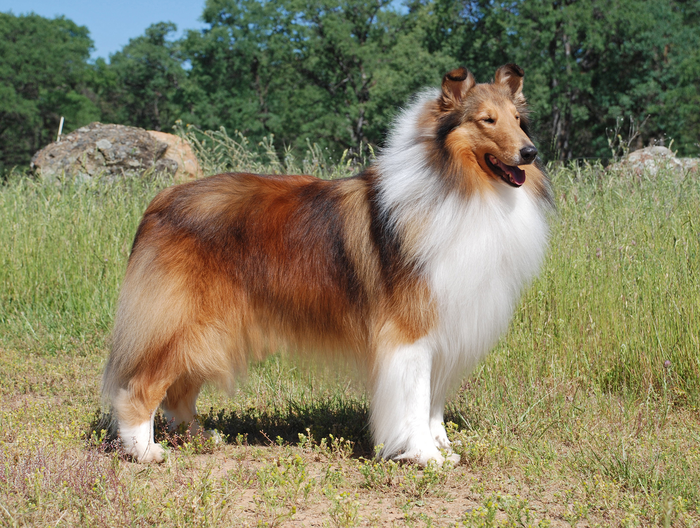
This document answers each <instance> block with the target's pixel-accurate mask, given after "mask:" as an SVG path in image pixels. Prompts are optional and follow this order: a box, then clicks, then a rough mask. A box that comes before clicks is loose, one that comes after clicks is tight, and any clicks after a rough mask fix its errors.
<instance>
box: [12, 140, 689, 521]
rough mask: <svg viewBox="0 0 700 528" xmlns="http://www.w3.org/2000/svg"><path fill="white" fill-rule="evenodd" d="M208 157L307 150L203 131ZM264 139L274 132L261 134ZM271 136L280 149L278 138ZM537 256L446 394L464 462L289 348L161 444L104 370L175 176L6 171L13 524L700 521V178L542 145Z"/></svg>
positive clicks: (274, 167)
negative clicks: (577, 161)
mask: <svg viewBox="0 0 700 528" xmlns="http://www.w3.org/2000/svg"><path fill="white" fill-rule="evenodd" d="M199 137H200V140H201V141H203V142H201V141H200V143H199V144H198V151H199V154H200V155H201V157H202V161H203V165H204V168H205V170H206V171H207V172H208V173H213V172H216V171H218V170H223V169H234V170H236V169H249V170H255V171H277V172H282V171H291V172H299V171H303V172H312V173H315V174H317V175H319V176H322V177H336V176H339V175H343V174H346V173H349V172H351V171H352V170H353V167H352V166H351V164H349V163H346V162H345V160H340V161H339V162H337V163H335V164H332V165H329V164H326V162H325V161H324V159H323V155H322V153H320V152H318V151H317V150H315V149H314V148H311V149H310V150H309V153H308V155H307V157H306V158H305V159H303V160H295V159H293V158H292V157H291V156H287V157H285V158H284V159H282V160H279V159H277V158H276V157H275V156H274V155H273V154H270V155H269V156H267V157H265V156H261V157H258V156H256V155H254V154H252V153H251V150H250V149H249V148H248V146H247V145H246V143H245V141H244V140H242V139H240V138H239V139H238V140H236V141H234V140H232V139H230V138H228V137H227V136H225V135H224V134H218V135H217V134H209V135H208V136H206V137H205V139H201V138H203V137H204V136H202V135H200V136H199ZM268 147H270V145H268ZM270 152H271V151H270ZM550 175H551V177H552V180H553V185H554V189H555V196H556V204H557V211H556V213H555V214H553V215H552V217H551V224H552V237H551V248H550V251H549V254H548V257H547V260H546V263H545V265H544V268H543V270H542V273H541V274H540V277H539V278H538V279H537V280H536V281H535V282H534V283H533V284H532V285H531V287H530V288H529V290H528V291H527V293H526V294H525V295H524V297H523V299H522V302H521V304H520V306H519V308H518V310H517V311H516V315H515V317H514V319H513V321H512V324H511V327H510V330H509V332H508V334H507V335H506V336H505V337H504V338H503V339H502V340H501V342H500V343H499V345H498V346H497V348H496V349H495V350H494V351H493V352H492V353H491V355H490V356H489V357H488V359H487V360H486V361H484V362H483V363H482V364H481V365H480V366H479V367H478V368H477V369H476V371H475V372H473V373H471V375H469V376H468V377H466V378H465V379H464V381H463V383H462V385H461V386H460V387H457V388H456V391H455V393H454V395H453V397H452V399H451V400H450V402H449V405H448V416H447V419H448V420H449V422H450V423H449V424H448V429H449V430H450V436H451V438H452V440H453V441H456V446H457V450H458V452H459V453H460V454H461V455H462V462H461V463H460V465H458V466H457V467H451V466H449V465H446V466H444V467H436V466H429V467H428V468H426V469H419V468H416V467H415V466H412V465H399V464H396V463H394V462H386V461H377V460H375V459H373V452H372V447H371V444H370V442H369V438H368V432H367V429H366V414H367V408H368V402H367V398H366V396H365V394H364V391H363V387H362V382H361V381H359V380H358V379H357V378H356V376H355V375H354V372H353V369H352V368H351V366H349V365H331V366H328V367H326V368H312V367H311V366H309V365H300V364H298V363H296V362H295V361H294V360H293V359H290V358H289V357H287V356H286V355H285V354H281V353H280V354H276V355H274V356H272V357H270V358H269V359H267V360H266V361H265V362H263V363H260V364H256V365H252V366H251V368H250V370H249V372H248V373H247V374H246V375H245V376H243V377H242V378H241V381H240V384H239V385H238V387H237V388H236V390H235V391H234V393H232V394H222V393H220V392H218V391H216V390H215V389H213V388H206V389H205V391H204V393H203V395H202V397H201V398H200V402H199V408H200V411H201V412H202V417H203V419H204V421H205V422H206V423H207V425H208V426H210V427H215V428H217V429H218V430H219V431H220V432H221V434H222V435H223V438H224V440H225V441H224V442H223V443H220V444H214V443H212V442H207V441H204V440H203V439H201V438H191V437H188V436H187V435H186V434H184V433H181V434H176V435H167V434H166V433H164V432H163V430H162V429H163V424H162V422H161V423H160V428H161V430H160V431H159V435H158V437H157V438H159V439H160V440H161V441H162V442H165V443H167V444H168V445H170V446H171V447H172V449H171V451H170V454H169V456H168V458H167V460H166V462H164V463H163V464H161V465H157V466H142V465H137V464H133V463H131V462H130V461H128V460H126V459H124V458H123V457H122V456H120V454H119V452H118V450H114V449H112V448H111V447H110V443H109V438H108V437H105V435H104V434H103V432H102V431H101V428H102V422H101V421H100V420H101V413H102V412H103V410H104V409H102V407H101V404H100V399H99V378H100V374H101V369H102V366H103V364H104V362H105V359H106V357H107V353H108V347H109V333H110V327H111V324H112V319H113V315H114V312H115V302H116V298H117V294H118V290H119V284H120V281H121V279H122V276H123V273H124V270H125V266H126V261H127V257H128V253H129V248H130V244H131V241H132V237H133V234H134V232H135V228H136V226H137V223H138V221H139V217H140V215H141V213H142V212H143V210H144V209H145V207H146V205H147V204H148V202H149V201H150V199H151V198H152V197H153V196H154V195H155V194H156V193H157V192H158V190H159V189H161V188H163V187H164V186H166V185H168V184H169V183H171V182H169V181H167V180H164V179H159V178H147V179H145V180H136V179H126V180H123V181H118V182H114V183H107V182H100V181H90V182H84V183H76V182H71V181H54V182H42V181H37V180H34V179H31V178H28V177H24V176H22V175H20V174H13V175H10V177H9V179H8V180H7V181H6V182H5V183H4V184H3V185H2V186H0V241H1V245H0V425H1V427H0V525H2V526H78V525H80V526H151V525H160V526H454V525H458V526H475V527H477V526H478V527H482V526H483V527H489V526H540V527H544V526H578V527H583V526H603V527H607V526H700V415H699V412H698V409H699V406H700V215H698V211H700V178H698V175H697V174H694V175H693V174H690V175H683V174H678V173H675V172H671V171H670V170H669V171H667V172H663V171H662V172H661V173H659V174H658V175H656V176H651V175H648V174H641V175H638V174H633V173H631V172H628V171H625V170H624V169H619V170H605V169H603V168H601V167H600V166H578V167H577V166H572V167H552V168H550Z"/></svg>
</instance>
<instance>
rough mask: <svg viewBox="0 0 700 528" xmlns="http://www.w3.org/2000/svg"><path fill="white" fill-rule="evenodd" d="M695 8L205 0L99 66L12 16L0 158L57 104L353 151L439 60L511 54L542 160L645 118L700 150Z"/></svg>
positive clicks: (571, 153)
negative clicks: (180, 26)
mask: <svg viewBox="0 0 700 528" xmlns="http://www.w3.org/2000/svg"><path fill="white" fill-rule="evenodd" d="M699 13H700V7H699V6H698V3H697V2H686V1H682V0H664V1H656V0H614V1H609V0H594V1H584V0H572V1H568V2H558V1H545V0H537V1H525V0H516V1H514V2H492V1H490V0H410V1H408V2H406V4H405V5H404V6H398V5H397V3H396V2H390V1H389V0H323V1H321V2H310V1H308V0H281V1H279V2H269V1H265V0H208V1H207V2H206V4H205V7H204V10H203V13H202V19H203V20H204V22H205V23H206V24H207V27H206V28H205V29H203V30H199V31H189V32H188V33H187V35H186V36H185V37H183V38H181V39H174V38H173V36H172V35H173V32H174V30H175V29H176V28H175V26H174V24H172V23H169V22H160V23H157V24H153V25H152V26H151V27H149V28H148V29H147V30H146V31H145V34H144V35H143V36H140V37H137V38H135V39H132V40H131V41H130V42H129V43H128V44H127V45H126V46H125V47H124V48H123V49H122V50H121V51H119V52H117V53H115V54H114V55H112V56H111V57H110V61H109V62H106V61H104V60H103V59H98V60H97V61H96V62H95V63H94V64H90V63H88V62H87V59H88V53H89V49H90V47H91V45H92V43H91V41H90V39H89V37H88V34H87V30H86V29H85V28H81V27H78V26H76V25H75V24H73V23H72V22H70V21H68V20H65V19H56V20H47V19H43V18H41V17H38V16H36V15H30V16H27V17H15V16H13V15H9V14H3V15H2V18H0V37H2V38H0V140H2V141H0V165H2V166H11V165H15V164H27V163H28V161H29V158H30V156H31V154H32V153H33V152H34V151H35V150H37V149H38V148H40V147H42V146H44V145H45V144H46V143H47V142H49V141H50V140H51V139H52V136H53V133H55V130H56V127H57V124H58V119H59V117H60V116H61V115H65V116H66V119H67V128H66V129H67V130H72V129H74V128H76V127H78V126H81V125H84V124H86V123H87V122H88V121H90V120H95V119H100V120H102V121H105V122H116V123H122V124H126V125H134V126H139V127H143V128H147V129H156V130H169V129H171V127H173V125H175V123H176V122H177V120H178V119H180V120H181V121H182V122H184V123H186V124H192V125H194V126H196V127H198V128H199V129H202V130H218V129H220V127H224V128H225V129H227V130H229V131H231V132H232V135H234V136H235V132H239V133H241V134H243V135H244V136H245V137H247V138H249V139H250V141H251V144H252V145H253V146H254V150H260V152H264V150H265V148H266V147H265V144H262V142H263V141H264V140H267V138H272V137H274V144H275V145H277V149H278V152H277V155H278V156H280V157H286V156H287V155H289V154H291V155H296V156H298V155H299V153H300V152H303V151H304V150H305V149H306V148H307V143H308V142H309V140H310V138H312V139H313V141H315V142H316V143H317V144H318V147H319V148H320V149H321V150H322V151H323V152H324V153H326V154H327V155H328V156H330V157H331V158H332V159H333V160H336V161H337V160H338V159H340V158H341V156H342V155H343V153H345V156H346V159H350V160H354V159H356V157H357V156H358V155H359V154H360V151H361V149H362V148H363V146H364V145H368V144H369V145H373V146H381V145H382V144H383V143H384V140H385V135H386V133H387V130H388V129H389V127H390V124H391V121H392V119H393V118H394V116H395V115H396V112H397V109H398V108H400V107H401V106H403V105H405V104H406V102H407V101H408V100H409V99H410V97H411V95H412V94H414V93H415V92H416V91H418V90H420V89H422V88H424V87H435V86H437V85H438V84H439V82H440V79H441V77H442V75H443V74H444V73H445V72H446V71H448V70H450V69H452V68H454V67H456V66H458V65H460V64H462V65H465V66H467V67H468V68H469V69H471V70H472V71H473V72H474V73H475V75H476V78H477V80H479V81H482V82H487V81H488V80H489V79H491V78H492V76H493V73H494V71H495V70H496V68H497V67H499V66H500V65H502V64H505V63H507V62H516V63H518V64H520V65H521V66H522V67H523V68H524V70H525V74H526V77H525V94H526V96H527V97H528V99H529V102H530V105H531V108H532V111H533V114H534V115H533V123H534V130H533V131H534V133H535V135H536V137H537V138H538V139H539V147H540V152H541V153H542V156H543V158H545V159H550V160H551V159H561V160H571V159H575V158H590V157H597V158H603V159H608V158H609V155H610V152H609V148H608V135H609V134H608V133H609V131H610V130H612V129H614V128H615V126H616V124H617V123H618V122H620V121H626V122H627V121H629V120H632V121H633V122H635V123H645V126H644V127H642V128H641V130H640V134H639V135H638V136H637V137H635V138H624V139H626V140H627V139H630V140H632V139H633V141H631V145H630V146H631V147H632V148H635V149H636V148H639V147H642V146H644V145H646V144H649V143H656V144H664V143H665V144H669V143H670V141H671V140H673V141H674V143H673V146H674V148H676V149H677V150H678V151H679V153H680V154H681V155H697V154H698V152H699V150H698V149H699V148H700V147H699V144H698V135H699V134H700V118H698V115H699V114H698V112H697V108H698V105H699V104H700V84H698V79H699V78H700V54H699V53H698V49H700V32H698V31H697V27H698V23H699V22H698V21H699V20H700V14H699ZM36 35H41V38H35V36H36ZM268 144H270V143H268ZM258 145H260V149H258ZM2 166H0V169H2Z"/></svg>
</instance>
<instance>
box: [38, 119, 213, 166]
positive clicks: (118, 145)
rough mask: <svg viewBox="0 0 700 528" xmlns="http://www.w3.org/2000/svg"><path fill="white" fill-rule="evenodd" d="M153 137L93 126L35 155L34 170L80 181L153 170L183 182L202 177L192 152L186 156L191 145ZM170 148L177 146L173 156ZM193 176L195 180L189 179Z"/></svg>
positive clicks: (131, 130)
mask: <svg viewBox="0 0 700 528" xmlns="http://www.w3.org/2000/svg"><path fill="white" fill-rule="evenodd" d="M153 134H156V135H153ZM153 134H151V133H149V132H147V131H146V130H143V129H141V128H136V127H128V126H123V125H103V124H102V123H91V124H89V125H87V126H84V127H82V128H79V129H77V130H75V131H73V132H71V133H70V134H67V135H66V136H64V137H63V138H61V141H58V142H55V143H52V144H50V145H48V146H47V147H45V148H43V149H42V150H40V151H39V152H37V153H36V154H34V157H33V158H32V162H31V167H32V169H33V170H34V171H35V172H36V173H37V174H39V175H40V176H41V177H42V178H56V177H58V176H60V175H61V174H63V173H65V174H68V175H71V176H73V177H76V178H79V179H90V178H94V177H97V176H101V177H106V178H108V179H110V180H113V179H116V178H119V177H123V176H125V175H142V174H144V173H145V172H146V171H148V170H149V169H153V172H154V173H167V174H171V175H176V177H177V176H180V175H181V177H182V179H185V178H186V177H187V178H193V177H198V176H199V175H201V174H200V173H201V171H199V165H197V162H196V158H194V155H193V154H192V151H191V149H190V154H189V156H191V157H189V156H188V155H187V154H186V153H185V151H186V149H185V147H188V148H189V145H187V144H186V143H185V142H184V141H182V140H180V138H178V137H177V136H173V135H171V134H162V133H159V132H154V133H153ZM162 136H170V137H171V138H174V139H170V138H167V139H166V138H165V137H162ZM178 141H179V142H181V143H183V144H184V145H183V144H179V143H178ZM170 144H173V145H177V146H176V148H175V150H174V152H173V153H168V150H170V148H171V147H170ZM178 160H181V161H180V162H179V161H178ZM192 160H194V163H193V161H192ZM188 162H189V165H188ZM189 174H191V175H192V176H186V175H189Z"/></svg>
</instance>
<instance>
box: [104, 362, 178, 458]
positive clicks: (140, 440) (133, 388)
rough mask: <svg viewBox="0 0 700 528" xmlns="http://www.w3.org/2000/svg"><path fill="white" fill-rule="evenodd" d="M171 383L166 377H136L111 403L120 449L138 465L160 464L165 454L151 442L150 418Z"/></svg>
mask: <svg viewBox="0 0 700 528" xmlns="http://www.w3.org/2000/svg"><path fill="white" fill-rule="evenodd" d="M172 381H173V377H166V376H158V377H157V378H156V379H154V378H153V377H152V376H145V375H140V376H136V377H134V378H132V379H131V380H130V381H129V382H128V384H127V386H126V387H122V388H120V389H119V391H118V393H117V394H116V396H115V398H114V400H113V402H112V404H113V408H114V412H115V414H116V417H117V422H118V428H119V437H120V438H121V443H122V449H123V450H124V453H125V454H127V455H131V456H133V457H134V458H135V459H136V460H138V461H139V462H162V461H163V458H164V453H165V450H164V449H163V448H162V447H161V446H160V445H159V444H156V443H155V442H154V440H153V417H154V415H155V412H156V409H157V408H158V405H159V404H160V402H161V401H162V400H163V398H164V397H165V393H166V390H167V389H168V386H169V385H170V384H171V383H172Z"/></svg>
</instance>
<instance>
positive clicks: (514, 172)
mask: <svg viewBox="0 0 700 528" xmlns="http://www.w3.org/2000/svg"><path fill="white" fill-rule="evenodd" d="M503 167H504V169H503V170H505V171H506V172H507V173H508V174H509V175H510V181H512V182H513V183H515V184H516V185H522V184H523V183H525V171H524V170H522V169H521V168H520V167H518V166H514V167H511V166H509V165H504V166H503Z"/></svg>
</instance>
